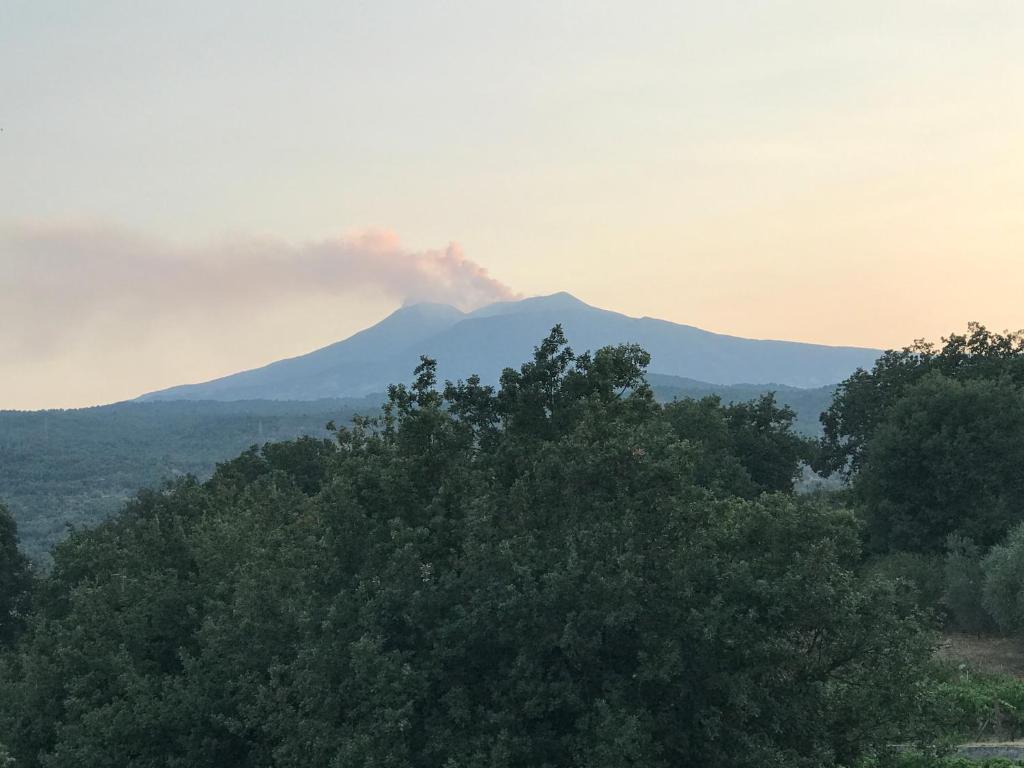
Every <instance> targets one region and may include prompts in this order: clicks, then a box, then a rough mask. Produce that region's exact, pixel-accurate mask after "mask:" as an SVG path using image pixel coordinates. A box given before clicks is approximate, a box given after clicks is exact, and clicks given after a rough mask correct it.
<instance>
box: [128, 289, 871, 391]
mask: <svg viewBox="0 0 1024 768" xmlns="http://www.w3.org/2000/svg"><path fill="white" fill-rule="evenodd" d="M556 324H560V325H562V327H563V329H564V331H565V333H566V336H567V338H568V340H569V344H570V345H571V346H572V347H573V349H576V350H577V351H583V350H586V349H590V350H593V349H597V348H599V347H602V346H606V345H609V344H619V343H627V342H632V343H638V344H640V345H641V346H643V347H644V348H645V349H647V351H648V352H650V353H651V356H652V360H651V366H650V371H651V373H653V374H664V375H669V376H677V377H681V378H687V379H692V380H694V381H700V382H706V383H709V384H716V385H733V384H749V385H758V386H761V385H767V384H776V385H780V386H787V387H820V386H825V385H830V384H835V383H836V382H838V381H841V380H842V379H844V378H846V377H847V376H849V375H850V374H851V373H852V372H853V371H854V370H856V368H858V367H866V366H870V365H871V364H872V363H873V361H874V360H875V359H876V358H877V357H878V355H879V354H880V350H875V349H868V348H863V347H848V346H842V347H840V346H827V345H821V344H809V343H806V342H794V341H782V340H775V339H747V338H743V337H739V336H730V335H727V334H719V333H714V332H712V331H706V330H703V329H701V328H698V327H695V326H691V325H684V324H680V323H673V322H671V321H668V320H662V319H658V318H652V317H649V316H645V317H639V318H638V317H630V316H628V315H624V314H621V313H618V312H613V311H610V310H606V309H601V308H598V307H594V306H591V305H589V304H586V303H585V302H583V301H581V300H580V299H578V298H576V297H575V296H573V295H572V294H569V293H566V292H560V293H555V294H551V295H548V296H535V297H530V298H526V299H520V300H516V301H504V302H496V303H494V304H490V305H487V306H485V307H481V308H479V309H477V310H475V311H472V312H462V311H461V310H459V309H457V308H455V307H451V306H449V305H446V304H412V305H408V306H405V307H401V308H399V309H397V310H395V311H394V312H392V313H391V314H389V315H388V316H387V317H385V318H384V319H383V320H381V321H380V322H378V323H376V324H374V325H372V326H370V327H368V328H365V329H363V330H362V331H359V332H357V333H355V334H353V335H352V336H349V337H348V338H346V339H343V340H341V341H338V342H335V343H333V344H329V345H327V346H325V347H321V348H320V349H317V350H313V351H312V352H309V353H306V354H303V355H298V356H295V357H291V358H287V359H283V360H278V361H275V362H272V363H269V364H267V365H265V366H262V367H259V368H254V369H251V370H247V371H241V372H239V373H235V374H230V375H228V376H223V377H220V378H217V379H212V380H210V381H207V382H201V383H196V384H184V385H179V386H175V387H170V388H168V389H163V390H158V391H156V392H150V393H147V394H144V395H142V396H141V397H139V398H137V399H138V400H140V401H143V402H146V401H159V400H175V399H184V400H226V401H231V400H246V399H268V400H316V399H322V398H336V397H362V396H366V395H369V394H372V393H374V392H381V391H384V390H385V389H386V387H387V385H388V384H391V383H394V382H396V381H405V380H406V379H408V378H409V375H410V373H411V371H412V369H413V367H415V365H416V363H417V362H418V360H419V356H420V355H423V354H425V355H429V356H431V357H433V358H435V359H437V360H438V366H439V375H440V376H441V377H442V378H447V379H453V380H454V379H460V378H461V379H465V378H466V377H468V376H469V375H471V374H474V373H477V374H479V375H480V376H481V379H482V380H483V381H484V382H485V383H496V382H497V379H498V376H499V375H500V373H501V371H502V370H503V369H504V368H505V367H506V366H507V365H511V364H515V363H516V362H517V361H522V360H524V359H528V358H529V356H530V354H531V353H532V350H533V347H534V346H536V344H538V343H539V342H540V341H541V339H543V338H544V337H545V336H546V335H547V333H548V332H549V331H550V329H551V328H552V327H553V326H554V325H556Z"/></svg>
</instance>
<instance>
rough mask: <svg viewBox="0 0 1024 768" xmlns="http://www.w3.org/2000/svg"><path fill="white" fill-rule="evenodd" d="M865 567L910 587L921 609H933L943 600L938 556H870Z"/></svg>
mask: <svg viewBox="0 0 1024 768" xmlns="http://www.w3.org/2000/svg"><path fill="white" fill-rule="evenodd" d="M865 570H866V572H867V573H869V574H871V575H873V576H877V577H880V578H883V579H887V580H890V581H894V582H897V583H899V584H901V585H905V586H907V587H909V588H910V589H911V590H912V591H913V598H914V602H915V604H916V605H917V607H918V608H919V609H920V610H922V611H934V610H935V609H936V607H937V606H938V605H939V603H940V601H941V599H942V594H943V572H942V571H943V569H942V559H941V558H940V557H938V556H937V555H925V554H921V553H919V552H890V553H889V554H886V555H881V556H876V557H873V558H871V559H870V560H869V561H868V562H867V563H866V566H865Z"/></svg>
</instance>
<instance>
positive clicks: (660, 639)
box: [0, 330, 931, 768]
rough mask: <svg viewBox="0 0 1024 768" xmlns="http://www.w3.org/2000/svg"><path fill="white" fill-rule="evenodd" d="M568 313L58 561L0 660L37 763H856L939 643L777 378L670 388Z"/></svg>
mask: <svg viewBox="0 0 1024 768" xmlns="http://www.w3.org/2000/svg"><path fill="white" fill-rule="evenodd" d="M646 362H647V356H646V354H645V353H644V352H642V351H641V350H639V349H637V348H634V347H619V348H612V349H605V350H601V351H599V352H598V353H596V354H595V355H593V356H591V355H582V356H579V357H576V356H574V355H573V354H572V353H571V352H570V351H569V349H568V348H567V347H566V346H565V343H564V339H563V338H562V337H561V334H560V332H559V331H557V330H556V332H555V333H554V334H553V335H552V336H551V337H550V338H549V339H547V340H546V341H545V342H544V343H543V344H542V345H541V346H540V347H539V349H538V350H537V353H536V356H535V359H534V360H532V361H530V362H529V363H527V364H525V365H524V366H523V367H522V368H521V369H520V370H518V371H514V370H509V371H507V372H506V373H505V375H504V376H503V379H502V383H501V387H500V389H498V391H492V390H491V389H490V388H488V387H483V386H481V385H480V384H479V382H477V381H474V380H470V381H468V382H464V383H458V384H450V385H448V386H447V387H445V389H444V391H443V393H441V392H439V391H438V390H437V389H436V388H435V381H434V376H433V370H434V369H433V363H432V362H431V361H429V360H425V361H424V363H423V365H422V366H421V367H420V368H419V369H418V371H417V380H416V382H415V384H414V385H413V386H412V387H410V388H405V387H395V388H393V389H392V391H391V392H390V398H389V402H388V404H387V406H386V408H385V410H384V412H383V413H382V415H381V417H380V418H379V419H377V420H375V421H373V422H366V421H357V422H356V424H355V425H354V427H353V428H351V429H338V430H337V432H336V440H334V441H327V440H316V439H311V438H304V439H300V440H298V441H294V442H291V443H282V444H269V445H267V446H265V447H264V448H263V449H262V450H260V451H256V450H253V451H249V452H246V453H244V454H243V455H242V456H240V457H239V458H238V459H236V460H234V461H231V462H228V463H227V464H224V465H222V466H221V467H220V468H219V469H218V470H217V472H216V473H215V474H214V476H213V477H212V478H211V479H210V480H209V481H207V482H205V483H202V484H200V483H197V482H195V481H192V480H183V481H181V482H179V483H177V484H175V485H173V486H171V487H169V488H167V489H165V490H164V491H160V492H150V493H144V494H142V495H140V496H139V498H138V499H137V500H136V501H135V502H133V503H132V504H131V505H129V507H128V508H127V509H126V510H125V511H124V512H123V513H122V514H120V515H119V516H118V517H116V518H115V519H113V520H111V521H109V522H107V523H105V524H103V525H100V526H98V527H96V528H95V529H93V530H90V531H82V532H79V533H76V534H75V535H74V536H72V537H71V538H70V539H69V540H68V541H66V542H65V543H63V544H61V545H59V546H58V547H57V549H56V551H55V553H54V565H53V570H52V573H50V574H49V575H48V577H47V578H45V579H44V580H42V581H40V582H39V583H38V585H37V588H36V590H35V592H34V594H33V605H32V610H31V612H29V613H28V614H27V615H25V616H24V617H23V619H22V628H21V629H20V633H21V634H20V637H19V639H18V640H17V641H16V642H15V643H14V644H13V645H12V646H11V647H10V648H9V649H8V651H7V652H6V653H5V654H4V656H3V662H2V665H3V666H2V670H3V671H2V672H0V684H2V686H3V688H4V691H5V696H4V697H3V700H2V702H0V740H2V741H4V742H5V743H6V744H7V746H8V748H9V749H10V750H11V752H12V754H13V755H14V756H15V757H16V758H17V759H18V760H19V764H22V765H25V766H37V765H45V766H71V765H74V766H76V767H77V766H90V765H135V766H149V765H153V766H156V765H161V766H164V765H180V766H185V765H188V766H203V765H209V766H229V765H253V766H256V765H277V766H288V765H294V766H309V765H339V766H340V765H346V766H347V765H365V766H370V765H373V766H399V765H401V766H408V765H446V766H451V767H452V768H454V766H471V765H487V766H501V765H506V766H513V765H536V766H541V765H551V766H555V765H558V766H564V765H589V766H605V765H607V766H611V765H622V764H624V763H633V764H642V765H647V766H659V765H664V766H669V765H679V764H702V765H718V766H733V765H735V766H746V765H751V766H753V765H757V766H766V765H777V766H800V765H804V766H821V765H853V764H855V763H856V762H857V761H859V760H860V759H861V758H862V757H864V756H865V755H876V754H882V753H884V752H885V751H886V749H887V745H889V744H892V743H895V742H898V741H900V740H903V739H906V738H908V734H909V733H910V731H911V730H912V728H913V727H914V726H915V724H916V722H917V720H916V718H917V709H918V708H919V701H920V698H921V697H920V689H921V687H922V686H923V685H925V683H926V666H927V662H928V659H929V657H930V654H931V639H930V636H929V634H928V633H927V631H926V629H925V628H924V627H923V625H922V623H921V621H920V620H919V617H918V615H917V612H916V610H915V608H914V607H913V606H912V605H911V604H910V601H909V600H908V599H907V593H906V590H901V589H899V588H898V587H897V586H894V585H893V584H892V583H891V582H887V581H886V580H884V579H881V578H876V577H862V576H860V575H859V574H858V573H857V564H858V562H859V554H858V553H859V541H858V535H859V534H858V525H857V522H856V520H855V518H854V516H853V515H852V514H850V513H849V512H847V511H845V510H843V509H838V508H834V507H833V506H832V505H831V504H829V503H827V502H824V501H821V500H818V499H813V498H798V497H795V496H794V495H793V494H792V492H791V488H792V483H793V480H794V479H795V477H796V476H797V474H798V472H799V466H800V462H801V460H802V459H803V458H805V457H806V455H807V453H806V452H807V449H808V445H807V442H806V441H805V440H804V439H802V438H800V437H798V436H796V435H795V434H794V433H793V431H792V419H793V414H792V412H791V411H788V410H787V409H784V408H778V407H777V406H776V405H775V404H774V402H773V401H772V399H771V398H770V397H766V398H763V399H762V400H760V401H757V402H754V403H751V404H746V405H741V406H722V405H721V404H720V403H718V402H716V401H713V400H709V401H703V402H700V401H698V402H692V401H690V402H681V403H678V404H671V405H667V406H662V405H659V404H658V403H656V402H655V401H654V399H653V397H652V396H651V392H650V390H649V388H648V387H647V386H646V384H645V383H644V381H643V368H644V366H645V364H646Z"/></svg>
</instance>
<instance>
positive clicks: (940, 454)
mask: <svg viewBox="0 0 1024 768" xmlns="http://www.w3.org/2000/svg"><path fill="white" fill-rule="evenodd" d="M1022 466H1024V391H1022V390H1021V389H1020V388H1018V387H1017V386H1015V385H1013V383H1012V382H1011V381H1010V380H1009V379H1007V378H1002V379H998V380H994V381H989V380H979V381H970V380H968V381H957V380H956V379H951V378H948V377H945V376H942V375H939V374H934V373H933V374H929V375H928V376H925V377H924V378H922V379H921V380H920V381H919V382H918V383H917V384H915V385H913V386H911V387H909V388H908V389H907V391H906V393H905V394H904V396H903V397H902V398H901V399H900V400H899V401H897V402H896V403H894V404H893V405H892V407H891V408H890V409H889V411H888V419H887V421H886V422H885V423H884V424H883V425H881V426H880V427H879V428H878V429H877V430H876V431H875V433H874V435H873V436H872V438H871V440H870V441H869V443H868V445H867V447H866V449H865V450H864V452H863V455H862V463H861V468H860V472H859V473H858V475H857V478H856V482H855V485H854V489H855V493H856V495H857V498H858V499H859V500H860V503H861V504H862V506H863V509H864V514H865V516H866V517H867V520H868V530H869V534H870V537H871V542H872V546H873V548H876V549H886V548H888V549H904V550H919V551H931V552H938V551H941V549H942V548H943V545H944V544H945V541H946V539H947V538H948V537H949V536H950V535H954V534H955V535H959V536H963V537H966V538H970V539H972V540H974V541H976V542H977V543H978V544H979V545H981V546H989V545H991V544H993V543H995V542H996V541H998V540H999V539H1001V538H1002V537H1003V535H1005V533H1006V531H1007V530H1008V529H1009V527H1010V526H1011V525H1012V524H1013V523H1015V522H1017V521H1019V520H1021V517H1022V515H1024V472H1021V471H1020V468H1021V467H1022Z"/></svg>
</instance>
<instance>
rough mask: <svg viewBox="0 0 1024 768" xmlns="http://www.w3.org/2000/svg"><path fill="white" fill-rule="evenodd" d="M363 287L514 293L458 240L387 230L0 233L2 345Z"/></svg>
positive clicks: (450, 295) (6, 349)
mask: <svg viewBox="0 0 1024 768" xmlns="http://www.w3.org/2000/svg"><path fill="white" fill-rule="evenodd" d="M365 295H374V296H378V297H380V298H381V299H383V300H390V301H392V302H394V301H400V302H402V303H412V302H418V301H435V302H443V303H447V304H454V305H456V306H459V307H461V308H463V309H469V308H474V307H477V306H481V305H483V304H486V303H489V302H492V301H499V300H504V299H509V298H514V297H515V296H516V294H515V293H514V292H513V291H512V290H511V289H510V288H509V287H508V286H506V285H504V284H503V283H501V282H499V281H498V280H495V279H494V278H492V277H491V276H490V275H488V273H487V270H486V269H484V268H483V267H481V266H480V265H479V264H477V263H475V262H474V261H472V260H470V259H468V258H467V257H466V256H465V254H464V253H463V252H462V249H461V247H460V246H459V245H458V244H457V243H451V244H449V245H448V246H447V247H446V248H443V249H436V250H426V251H411V250H409V249H406V248H404V247H403V246H402V244H401V242H400V240H399V238H398V236H397V235H395V234H394V233H392V232H387V231H366V232H359V233H355V234H350V235H346V236H343V237H337V238H332V239H327V240H322V241H317V242H309V243H303V244H291V243H286V242H281V241H276V240H270V239H259V238H247V239H234V240H231V241H228V242H222V243H218V244H211V245H205V246H202V247H176V246H172V245H170V244H167V243H164V242H160V241H157V240H155V239H151V238H146V237H142V236H139V235H135V234H131V233H128V232H124V231H120V230H116V229H109V228H97V227H83V226H23V227H19V228H16V229H8V230H6V231H3V232H0V353H2V354H5V355H14V356H18V357H26V358H28V357H37V356H39V355H43V356H47V355H52V354H59V353H60V351H61V349H62V348H64V347H66V346H67V345H71V344H75V343H77V339H78V337H79V336H80V334H81V332H82V331H83V329H86V328H89V327H92V326H95V325H96V324H97V323H98V324H100V325H104V326H109V325H110V323H108V322H106V320H107V319H112V320H113V321H114V323H115V324H116V325H121V326H131V327H132V328H133V329H134V333H136V334H139V333H140V332H143V331H144V329H146V328H153V327H156V326H160V325H161V324H165V323H177V322H188V323H193V322H196V321H200V320H201V319H202V318H204V317H205V318H208V319H209V320H210V321H214V320H218V319H222V318H224V317H225V315H226V313H231V312H237V311H243V312H251V311H252V310H254V309H259V310H265V309H269V308H273V307H274V306H276V305H280V304H283V303H287V302H294V301H296V300H297V299H300V300H301V299H302V298H304V297H306V298H313V297H323V296H332V297H339V298H344V297H353V296H365ZM143 335H144V334H143ZM0 407H2V403H0Z"/></svg>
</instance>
